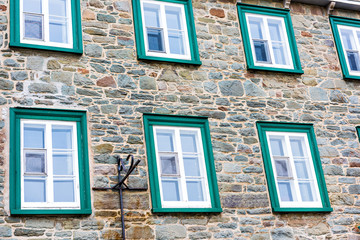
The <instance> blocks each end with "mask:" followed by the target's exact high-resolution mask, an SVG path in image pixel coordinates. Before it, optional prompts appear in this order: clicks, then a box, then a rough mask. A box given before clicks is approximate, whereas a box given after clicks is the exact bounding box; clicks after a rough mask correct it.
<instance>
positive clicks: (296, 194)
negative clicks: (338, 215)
mask: <svg viewBox="0 0 360 240" xmlns="http://www.w3.org/2000/svg"><path fill="white" fill-rule="evenodd" d="M270 136H279V137H283V138H284V141H285V144H284V145H283V147H284V149H283V150H284V155H285V157H288V158H289V162H288V164H289V165H290V169H289V171H291V172H292V173H291V177H292V181H293V185H294V187H291V192H292V196H293V201H282V200H281V197H280V190H279V187H278V182H279V180H278V176H277V171H276V166H275V160H274V157H273V154H272V149H271V145H270ZM290 137H302V138H303V140H304V146H305V149H304V150H305V152H304V155H305V157H306V159H307V165H306V166H307V167H308V174H309V179H306V181H309V182H310V184H311V186H312V189H313V190H312V195H313V198H314V201H312V202H308V201H307V202H303V201H302V200H301V193H300V188H299V184H298V182H299V179H298V177H297V174H296V168H295V161H294V156H293V154H292V149H291V146H290ZM266 139H267V143H268V149H269V154H270V158H271V165H272V169H273V173H274V178H275V186H276V191H277V196H278V199H279V203H280V207H282V208H309V207H311V208H317V207H319V208H320V207H323V206H322V202H321V197H320V191H319V186H318V182H317V179H316V174H315V168H314V163H313V159H312V155H311V151H310V145H309V140H308V137H307V134H306V133H292V132H271V131H267V132H266ZM280 181H281V180H280Z"/></svg>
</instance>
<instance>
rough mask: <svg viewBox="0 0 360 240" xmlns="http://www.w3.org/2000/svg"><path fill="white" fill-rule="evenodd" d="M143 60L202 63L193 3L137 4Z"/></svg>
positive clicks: (187, 0) (145, 1) (138, 39)
mask: <svg viewBox="0 0 360 240" xmlns="http://www.w3.org/2000/svg"><path fill="white" fill-rule="evenodd" d="M133 9H134V24H135V32H136V44H137V51H138V58H139V59H148V60H159V61H169V62H180V63H191V64H201V62H200V59H199V53H198V49H197V41H196V34H195V27H194V20H193V16H192V6H191V1H190V0H176V1H156V0H135V1H133Z"/></svg>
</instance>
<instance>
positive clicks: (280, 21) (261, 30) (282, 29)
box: [238, 3, 303, 73]
mask: <svg viewBox="0 0 360 240" xmlns="http://www.w3.org/2000/svg"><path fill="white" fill-rule="evenodd" d="M238 11H239V19H240V25H241V33H242V36H243V42H244V49H245V54H246V62H247V65H248V68H249V69H257V70H270V71H281V72H293V73H303V71H302V70H301V64H300V59H299V54H298V51H297V47H296V42H295V36H294V32H293V29H292V24H291V18H290V12H289V10H285V9H276V8H268V7H260V6H254V5H248V4H242V3H239V4H238Z"/></svg>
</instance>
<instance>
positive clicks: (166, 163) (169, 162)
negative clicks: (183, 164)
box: [160, 156, 178, 174]
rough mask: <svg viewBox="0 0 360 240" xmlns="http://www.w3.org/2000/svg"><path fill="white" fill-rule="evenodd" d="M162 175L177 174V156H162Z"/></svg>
mask: <svg viewBox="0 0 360 240" xmlns="http://www.w3.org/2000/svg"><path fill="white" fill-rule="evenodd" d="M160 159H161V173H162V174H177V173H178V171H177V164H176V158H175V156H161V157H160Z"/></svg>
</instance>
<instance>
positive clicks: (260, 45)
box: [254, 41, 270, 62]
mask: <svg viewBox="0 0 360 240" xmlns="http://www.w3.org/2000/svg"><path fill="white" fill-rule="evenodd" d="M254 48H255V57H256V62H269V61H270V58H269V54H268V50H269V49H268V44H267V42H265V41H254Z"/></svg>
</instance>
